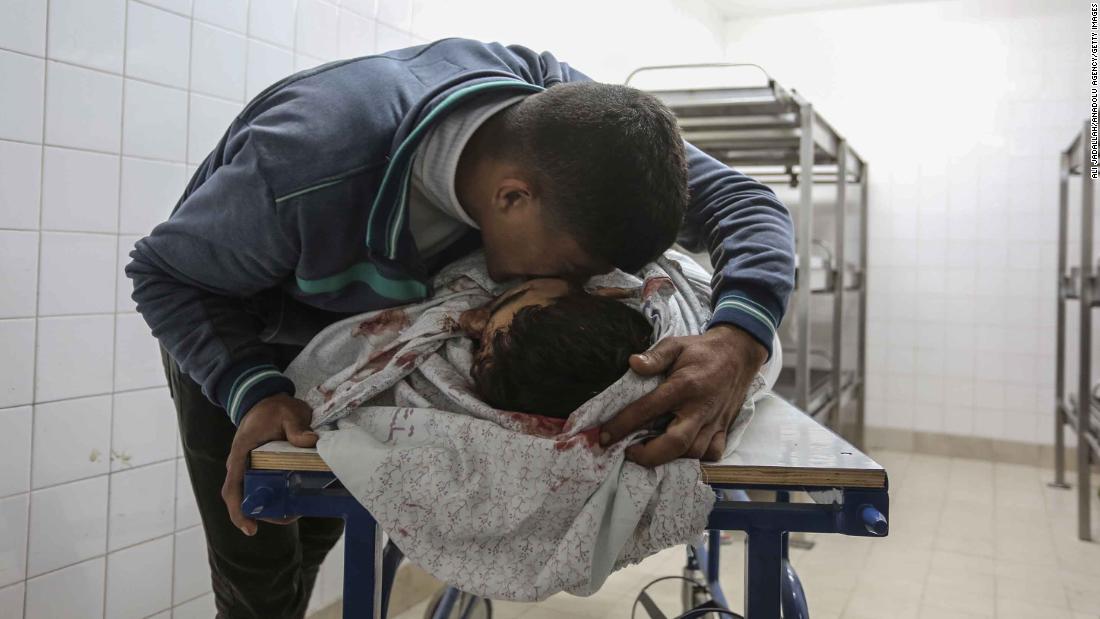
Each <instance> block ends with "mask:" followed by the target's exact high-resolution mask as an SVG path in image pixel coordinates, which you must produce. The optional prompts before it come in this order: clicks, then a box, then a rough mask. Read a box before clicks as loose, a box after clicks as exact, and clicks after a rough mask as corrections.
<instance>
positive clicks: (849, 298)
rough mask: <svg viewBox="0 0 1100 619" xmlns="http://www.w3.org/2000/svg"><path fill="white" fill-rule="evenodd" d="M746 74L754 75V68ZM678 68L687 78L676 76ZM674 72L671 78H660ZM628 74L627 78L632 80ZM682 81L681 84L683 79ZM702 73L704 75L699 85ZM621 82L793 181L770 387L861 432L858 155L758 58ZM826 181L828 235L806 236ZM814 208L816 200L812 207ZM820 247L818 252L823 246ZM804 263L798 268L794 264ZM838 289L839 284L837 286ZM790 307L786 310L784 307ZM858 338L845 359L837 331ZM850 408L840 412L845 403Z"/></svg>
mask: <svg viewBox="0 0 1100 619" xmlns="http://www.w3.org/2000/svg"><path fill="white" fill-rule="evenodd" d="M730 69H734V70H742V69H751V70H753V71H754V73H755V72H758V74H759V76H760V77H757V78H756V79H754V80H752V83H745V84H740V83H738V84H736V85H735V84H734V83H733V80H732V79H729V78H728V74H727V76H725V77H719V78H718V79H717V80H713V79H711V80H707V79H699V80H696V79H695V77H693V76H692V74H691V73H690V72H695V75H698V74H699V72H700V71H703V72H707V73H709V74H710V75H708V76H707V77H710V78H714V77H716V76H717V74H718V73H720V72H722V71H726V70H730ZM640 74H644V75H645V76H646V77H649V78H652V77H654V76H664V77H670V76H671V77H672V78H673V79H671V80H669V79H666V80H665V82H666V83H664V84H658V85H656V86H654V87H643V86H639V85H637V81H636V80H635V78H637V77H638V76H639V75H640ZM754 77H755V75H754ZM685 78H686V79H685ZM669 81H675V82H678V83H677V84H676V85H675V86H673V87H670V86H669V85H668V83H667V82H669ZM632 82H634V84H632ZM685 82H686V83H687V84H688V85H687V86H686V87H685V86H683V85H682V84H684V83H685ZM702 82H711V83H709V84H708V85H700V84H701V83H702ZM626 83H627V84H630V85H634V86H635V87H638V88H642V89H644V90H646V91H647V92H649V93H651V94H653V95H655V96H656V97H657V98H659V99H660V100H661V101H662V102H664V103H665V104H666V105H668V107H669V108H670V109H671V110H672V111H673V113H674V114H676V117H677V119H678V121H679V124H680V129H681V132H682V134H683V137H684V139H685V140H687V141H688V142H690V143H691V144H693V145H695V146H696V147H697V148H699V149H700V150H702V151H704V152H706V153H707V154H709V155H710V156H712V157H714V158H715V159H717V160H719V161H721V162H723V163H725V164H726V165H728V166H730V167H736V168H737V169H738V170H739V171H741V172H742V173H744V174H746V175H748V176H750V177H752V178H754V179H756V180H758V181H759V182H762V183H765V184H769V185H780V184H783V185H788V186H790V187H793V188H798V189H799V192H800V193H799V198H798V200H797V202H796V203H795V204H788V206H789V207H790V208H791V211H792V215H793V216H794V219H795V221H796V224H797V229H796V231H795V243H796V253H797V269H796V271H797V275H796V282H795V290H794V294H793V297H792V304H791V305H792V309H793V310H794V311H793V317H794V319H795V330H794V333H793V334H792V336H791V339H793V340H794V344H795V345H794V346H793V354H792V355H790V357H788V356H787V355H784V357H785V359H787V358H793V361H794V363H793V366H791V367H785V368H783V372H782V373H781V375H780V378H779V382H778V384H777V385H776V392H777V393H779V394H780V395H781V396H782V397H784V398H786V399H788V400H790V401H791V402H792V403H794V404H795V405H796V406H797V407H799V408H801V409H802V410H804V411H806V412H808V413H811V414H813V415H815V416H817V417H819V418H821V420H822V421H824V422H826V423H828V424H829V425H830V426H831V427H833V428H834V429H836V430H838V431H839V432H840V433H841V434H842V435H844V436H845V438H847V439H848V440H849V441H851V442H852V443H855V444H856V445H857V446H858V445H861V444H862V442H863V420H864V400H865V398H864V395H863V392H864V380H863V377H864V376H865V354H864V350H865V344H864V343H865V339H866V308H867V291H866V277H864V273H865V269H866V266H867V211H868V204H867V190H868V185H867V182H868V177H867V172H868V170H867V163H866V162H865V161H864V159H863V158H862V157H860V156H859V155H858V153H856V151H855V150H854V149H853V148H852V147H851V146H850V145H849V144H848V142H847V141H846V140H845V139H844V137H843V136H841V135H840V134H839V133H838V132H837V131H836V129H835V128H833V126H832V125H830V124H829V123H828V122H827V121H826V120H825V119H824V118H822V116H821V115H820V114H819V113H818V112H817V111H816V110H815V109H814V107H813V105H812V104H811V103H810V102H809V101H807V100H806V99H805V98H803V97H802V96H801V95H800V94H799V93H798V92H797V91H796V90H794V89H790V90H788V89H786V88H784V87H782V86H781V85H779V84H778V83H776V81H775V80H774V79H772V78H771V76H769V75H768V74H767V72H766V71H764V69H763V68H761V67H759V66H758V65H753V64H740V63H708V64H691V65H661V66H649V67H642V68H639V69H636V70H635V71H633V72H632V73H631V74H630V75H629V76H628V77H627V79H626ZM829 184H831V185H835V192H836V194H835V201H832V202H831V204H830V205H828V207H827V208H831V209H832V211H833V213H832V215H833V218H834V219H833V222H834V226H833V231H832V234H831V238H814V236H813V230H814V227H813V223H814V211H815V207H814V201H813V197H814V196H813V189H814V187H815V186H820V185H829ZM851 184H854V185H856V186H857V187H858V191H859V194H858V197H859V208H858V221H859V232H858V249H857V250H855V252H854V253H856V254H857V255H856V256H853V257H851V258H854V259H855V260H854V261H850V260H851V258H850V257H849V256H846V252H845V249H846V247H845V246H846V243H847V242H848V239H846V238H845V235H846V232H847V231H846V229H847V228H848V226H847V223H848V221H850V220H851V219H852V218H853V216H852V214H850V213H849V212H848V209H846V206H847V197H848V191H849V187H848V186H849V185H851ZM817 208H818V209H821V208H822V207H821V206H818V207H817ZM822 254H824V255H822ZM803 273H809V277H806V278H803V277H802V276H801V274H803ZM838 292H839V293H840V294H838ZM848 305H857V306H858V324H857V325H855V329H853V330H854V331H855V333H854V334H852V333H850V332H846V329H845V328H844V327H845V325H844V320H843V318H844V315H845V308H846V306H848ZM819 306H825V307H830V306H831V312H832V317H831V322H830V325H831V338H829V339H830V346H831V349H830V350H829V351H828V354H827V355H826V356H825V358H826V359H827V361H828V367H827V368H822V367H815V366H813V365H812V364H811V361H810V353H811V310H812V309H814V308H816V307H819ZM788 315H789V316H790V315H791V312H788ZM853 335H854V337H856V338H857V346H856V352H855V357H856V359H855V364H854V367H846V366H845V365H844V364H843V363H842V361H843V362H848V363H849V364H850V359H846V358H844V355H843V354H842V350H843V343H844V341H845V338H848V337H852V336H853ZM852 403H854V411H851V414H850V415H848V417H854V418H851V419H845V418H844V417H845V415H846V414H847V413H846V409H845V406H847V405H849V404H852Z"/></svg>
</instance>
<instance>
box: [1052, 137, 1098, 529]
mask: <svg viewBox="0 0 1100 619" xmlns="http://www.w3.org/2000/svg"><path fill="white" fill-rule="evenodd" d="M1089 136H1090V124H1089V121H1085V124H1084V127H1083V128H1082V130H1081V132H1080V133H1078V134H1077V136H1076V137H1075V138H1074V139H1073V142H1072V143H1071V144H1070V145H1069V148H1067V149H1066V150H1064V151H1063V152H1062V157H1061V175H1060V179H1059V184H1058V344H1057V352H1056V355H1055V359H1056V361H1055V383H1054V385H1055V386H1054V389H1055V404H1054V444H1055V450H1054V475H1055V478H1054V484H1053V485H1055V486H1059V487H1063V488H1067V487H1068V485H1067V484H1066V481H1065V479H1066V470H1065V469H1066V455H1065V446H1066V439H1065V427H1066V426H1067V425H1068V426H1070V427H1071V428H1073V429H1074V431H1075V432H1076V433H1077V537H1078V538H1079V539H1082V540H1091V539H1092V531H1091V520H1090V514H1089V511H1090V510H1089V507H1090V506H1089V500H1090V497H1091V492H1092V480H1091V476H1090V473H1091V469H1090V467H1091V466H1092V464H1094V463H1096V462H1098V461H1100V383H1098V384H1093V383H1092V356H1093V350H1092V344H1093V341H1092V319H1093V310H1095V309H1096V308H1097V307H1100V280H1098V277H1100V264H1094V263H1093V260H1095V259H1096V248H1095V246H1094V245H1095V243H1096V236H1095V228H1094V226H1095V220H1096V200H1095V191H1096V180H1095V179H1093V178H1092V175H1091V171H1090V167H1091V164H1090V152H1089V150H1090V149H1089V147H1090V140H1089ZM1072 176H1079V177H1080V178H1081V213H1080V217H1081V219H1080V226H1081V230H1080V243H1081V248H1080V250H1081V251H1080V256H1079V259H1078V263H1077V265H1076V266H1074V267H1072V268H1067V267H1069V262H1070V256H1069V202H1070V197H1069V191H1070V177H1072ZM1067 301H1076V302H1077V303H1076V305H1077V307H1076V309H1077V311H1078V316H1079V318H1078V321H1077V326H1078V342H1077V358H1078V361H1077V376H1076V377H1071V382H1070V384H1069V385H1067V384H1066V351H1067V348H1068V347H1067V341H1066V340H1067V337H1066V311H1067V303H1066V302H1067ZM1073 378H1076V380H1073Z"/></svg>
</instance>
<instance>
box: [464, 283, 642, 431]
mask: <svg viewBox="0 0 1100 619" xmlns="http://www.w3.org/2000/svg"><path fill="white" fill-rule="evenodd" d="M652 334H653V327H652V326H651V325H650V324H649V321H647V320H646V319H645V317H644V316H642V314H641V312H639V311H637V310H635V309H633V308H631V307H629V306H627V305H626V304H624V303H622V302H621V301H616V300H614V299H608V298H604V297H598V296H593V295H589V294H586V293H583V292H575V293H570V294H567V295H565V296H562V297H559V298H557V299H555V300H554V301H553V302H551V303H550V304H549V305H544V306H537V305H531V306H528V307H525V308H522V309H520V310H519V311H518V312H516V315H515V317H514V318H513V319H512V324H511V326H510V327H508V328H507V329H506V330H501V331H498V332H496V334H495V336H494V338H493V341H492V344H491V346H492V355H491V357H490V358H488V359H486V360H485V361H484V362H482V363H475V364H474V366H473V367H472V368H471V370H470V375H471V377H472V378H473V379H474V386H475V389H476V391H477V393H478V395H479V396H480V397H481V399H482V400H483V401H484V402H485V403H487V404H489V405H491V406H493V407H494V408H498V409H501V410H508V411H516V412H523V413H533V414H536V415H543V416H545V417H558V418H562V419H564V418H566V417H568V416H569V414H570V413H572V412H573V411H574V410H576V409H577V408H579V407H580V405H581V404H584V403H585V402H587V401H588V400H590V399H591V398H592V397H593V396H595V395H596V394H598V393H600V392H601V391H603V390H604V389H606V388H607V387H609V386H610V385H611V384H613V383H614V382H615V381H617V380H619V379H620V378H622V376H623V374H625V373H626V372H627V371H628V370H629V369H630V365H629V363H628V360H629V358H630V355H632V354H634V353H640V352H644V351H645V350H647V349H648V348H649V345H650V338H651V337H652Z"/></svg>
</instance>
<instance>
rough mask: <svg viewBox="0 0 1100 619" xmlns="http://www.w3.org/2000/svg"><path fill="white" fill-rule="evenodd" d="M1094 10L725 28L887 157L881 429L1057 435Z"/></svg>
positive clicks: (872, 299)
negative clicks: (1065, 205)
mask: <svg viewBox="0 0 1100 619" xmlns="http://www.w3.org/2000/svg"><path fill="white" fill-rule="evenodd" d="M1087 8H1088V4H1087V3H1079V2H1073V1H1069V0H1062V1H1052V2H1028V1H1023V0H1003V1H997V2H988V1H984V0H953V1H949V2H914V3H897V4H885V5H881V6H873V7H862V8H859V9H851V10H831V11H817V12H811V13H797V14H788V15H781V16H776V17H769V18H757V19H750V18H739V19H736V20H730V21H728V22H726V31H725V32H726V41H727V47H726V57H727V59H729V60H731V61H739V62H755V63H758V64H760V65H763V66H764V67H765V68H766V69H767V70H768V71H769V72H770V73H771V74H772V76H773V77H775V78H776V80H777V81H779V82H780V83H781V84H783V85H785V86H787V87H793V88H795V89H797V90H798V91H799V92H801V93H802V94H804V95H805V96H806V97H807V98H808V99H809V100H810V101H812V102H813V103H814V105H815V106H816V107H817V108H818V109H819V110H821V112H822V114H823V115H824V116H825V117H826V118H828V119H829V121H830V122H831V123H832V124H833V125H834V126H836V127H837V128H838V129H839V131H840V132H841V133H842V134H843V135H845V136H846V137H847V138H848V139H849V140H850V141H851V143H852V144H853V146H854V147H855V148H856V149H857V150H858V151H859V152H860V154H861V155H862V156H863V157H865V158H866V159H867V160H868V162H869V164H870V171H871V174H870V178H871V188H870V201H871V222H870V266H871V268H870V274H869V277H870V281H869V299H868V314H869V323H868V336H867V361H868V375H867V389H868V400H867V423H868V424H869V425H873V426H885V427H892V428H902V429H907V430H917V431H926V432H939V433H950V434H958V435H965V436H976V437H986V438H995V439H1008V440H1015V441H1027V442H1040V443H1045V442H1050V441H1051V440H1052V436H1053V435H1052V432H1053V426H1054V423H1053V418H1052V414H1053V413H1052V410H1053V400H1054V341H1055V340H1054V324H1055V311H1054V310H1055V301H1054V290H1055V289H1054V278H1055V267H1056V254H1055V247H1056V244H1055V242H1056V239H1057V195H1058V194H1057V189H1058V167H1057V166H1058V155H1059V153H1060V152H1061V150H1062V149H1063V148H1065V147H1066V146H1068V144H1069V141H1070V139H1071V138H1072V137H1073V135H1074V133H1075V132H1076V131H1078V130H1079V129H1080V127H1081V123H1083V122H1084V120H1085V118H1086V117H1087V114H1088V101H1087V94H1088V89H1087V88H1088V82H1087V78H1088V76H1087V68H1086V65H1085V62H1086V60H1087V58H1088V16H1087Z"/></svg>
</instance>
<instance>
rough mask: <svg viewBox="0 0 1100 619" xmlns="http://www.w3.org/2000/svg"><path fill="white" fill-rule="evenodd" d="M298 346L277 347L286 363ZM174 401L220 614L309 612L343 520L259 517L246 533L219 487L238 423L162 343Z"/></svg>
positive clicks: (278, 618) (271, 616)
mask: <svg viewBox="0 0 1100 619" xmlns="http://www.w3.org/2000/svg"><path fill="white" fill-rule="evenodd" d="M300 350H301V348H298V347H290V346H287V347H283V348H280V352H279V355H278V356H279V359H277V360H276V362H275V365H276V366H277V367H278V368H279V369H280V370H282V369H285V368H286V366H287V364H289V363H290V361H291V360H292V359H293V358H294V357H295V356H296V355H297V354H298V352H299V351H300ZM161 359H162V361H163V362H164V372H165V375H166V376H167V378H168V388H169V390H170V391H171V393H172V399H173V400H174V401H175V404H176V414H177V417H178V418H179V428H180V439H181V440H182V442H183V454H184V459H185V460H186V461H187V472H188V473H189V474H190V476H191V487H192V489H194V491H195V500H196V501H197V503H198V508H199V514H200V516H201V518H202V525H203V530H204V532H205V533H206V547H207V552H208V555H209V559H210V575H211V580H212V582H213V588H214V600H215V604H216V606H217V609H218V615H217V617H218V619H283V618H286V619H298V618H300V617H303V616H305V610H306V605H307V604H308V603H309V596H310V593H311V592H312V591H313V584H314V582H315V581H316V580H317V570H318V568H320V566H321V562H322V561H323V560H324V558H325V555H326V554H328V551H329V550H330V549H331V548H332V546H333V544H335V543H336V541H337V540H338V539H339V538H340V535H341V534H342V533H343V531H344V521H343V520H341V519H338V518H301V519H299V520H298V521H297V522H294V523H291V524H288V525H278V524H271V523H268V522H259V523H258V524H259V528H258V530H257V532H256V534H255V535H254V536H252V537H248V536H246V535H244V534H243V533H241V531H240V529H238V528H237V527H236V526H234V525H233V522H232V521H230V520H229V514H228V512H227V511H226V508H225V503H224V502H223V501H222V497H221V487H222V484H223V483H224V482H225V460H226V458H227V457H228V456H229V447H230V445H231V444H232V442H233V435H234V433H235V431H236V427H235V426H234V425H233V423H232V422H230V421H229V417H228V416H227V415H226V413H225V410H224V409H222V408H220V407H218V406H216V405H214V404H212V403H211V402H210V401H209V400H208V399H206V396H204V395H203V394H202V391H201V390H200V388H199V385H198V384H197V383H195V381H193V380H191V377H190V376H188V375H187V374H185V373H183V372H182V371H180V368H179V365H177V364H176V362H175V360H173V359H172V358H171V357H170V356H169V355H168V353H167V351H165V350H164V348H163V347H162V348H161Z"/></svg>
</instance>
